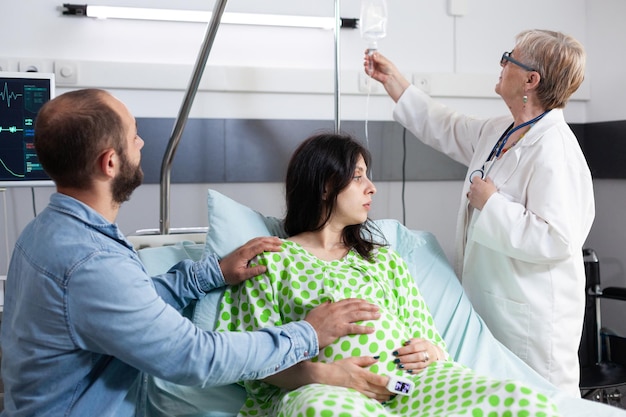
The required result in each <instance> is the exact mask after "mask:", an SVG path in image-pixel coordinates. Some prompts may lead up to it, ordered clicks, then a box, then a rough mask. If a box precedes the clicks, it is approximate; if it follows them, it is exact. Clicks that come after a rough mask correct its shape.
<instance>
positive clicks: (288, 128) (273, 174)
mask: <svg viewBox="0 0 626 417" xmlns="http://www.w3.org/2000/svg"><path fill="white" fill-rule="evenodd" d="M332 129H333V124H332V122H328V121H315V120H238V119H231V120H227V121H226V132H225V137H226V139H225V147H226V156H225V157H226V167H225V168H226V182H282V181H283V180H284V178H285V173H286V171H287V164H288V163H289V158H290V157H291V154H292V153H293V151H294V150H295V148H296V147H297V146H298V144H299V143H300V142H302V141H303V140H304V139H306V138H307V137H308V136H310V135H311V134H312V133H314V132H318V131H329V130H332Z"/></svg>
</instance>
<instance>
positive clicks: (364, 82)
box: [359, 72, 380, 93]
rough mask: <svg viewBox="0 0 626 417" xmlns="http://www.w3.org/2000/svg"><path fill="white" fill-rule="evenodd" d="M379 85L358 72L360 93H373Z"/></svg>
mask: <svg viewBox="0 0 626 417" xmlns="http://www.w3.org/2000/svg"><path fill="white" fill-rule="evenodd" d="M379 87H380V83H379V82H378V81H376V80H375V79H373V78H372V77H370V76H369V75H367V74H366V73H364V72H359V91H360V92H361V93H375V92H377V91H378V88H379Z"/></svg>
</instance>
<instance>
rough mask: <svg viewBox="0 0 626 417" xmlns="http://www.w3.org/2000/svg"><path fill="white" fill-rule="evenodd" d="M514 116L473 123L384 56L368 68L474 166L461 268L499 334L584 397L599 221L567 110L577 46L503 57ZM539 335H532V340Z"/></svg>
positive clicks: (433, 137) (400, 117)
mask: <svg viewBox="0 0 626 417" xmlns="http://www.w3.org/2000/svg"><path fill="white" fill-rule="evenodd" d="M494 58H499V59H494V62H493V65H494V67H495V66H496V65H499V67H500V76H499V78H498V79H497V80H496V84H495V92H496V93H497V94H498V95H499V96H500V97H501V98H502V101H503V102H504V104H505V105H506V108H507V109H508V110H509V114H504V115H500V116H497V117H493V118H477V117H474V116H471V115H463V114H460V113H459V112H457V111H455V110H453V109H451V108H449V107H447V106H445V105H444V104H442V103H439V102H437V101H436V100H434V99H433V98H432V97H430V96H429V95H428V94H426V93H425V92H423V91H422V90H420V89H418V88H417V87H416V86H413V85H411V84H410V83H409V81H408V80H407V79H406V78H405V77H404V76H403V75H402V74H401V73H400V71H399V70H398V69H397V68H396V66H395V65H394V64H393V63H392V62H391V61H390V60H389V59H387V58H386V57H385V56H383V55H382V54H380V53H378V52H375V53H373V54H371V55H370V54H368V53H367V52H366V54H365V57H364V70H365V72H366V73H367V74H368V75H370V76H371V77H372V78H373V79H375V80H377V81H379V82H380V83H382V85H383V86H384V88H385V90H386V91H387V93H388V94H389V96H390V97H391V99H392V100H393V101H395V102H396V106H395V108H394V110H393V116H394V119H395V120H396V121H398V122H399V123H400V124H402V125H403V126H404V127H405V128H407V130H409V131H410V132H411V133H412V134H413V136H415V137H416V138H417V139H418V140H420V141H422V142H423V143H425V144H427V145H429V146H431V147H432V148H434V149H436V150H438V151H440V152H442V153H444V154H446V155H448V156H449V157H450V158H452V159H453V160H455V161H457V162H459V163H461V164H463V165H465V166H467V167H468V170H467V174H466V177H465V180H464V181H463V186H462V191H461V201H460V205H459V211H458V215H457V230H456V242H455V246H456V253H455V259H454V262H455V270H456V273H457V274H458V275H459V276H460V277H461V280H462V282H463V288H464V289H465V291H466V293H467V295H468V297H469V299H470V300H471V302H472V304H473V306H474V308H475V309H476V311H477V312H478V313H479V314H480V316H481V317H482V318H483V319H484V320H485V322H486V324H487V326H488V327H489V329H490V330H491V332H492V333H493V334H494V336H495V337H496V338H497V339H498V340H499V341H500V342H502V343H503V344H504V345H505V346H506V347H508V348H509V349H510V350H511V351H513V352H514V353H515V354H516V355H518V356H519V357H520V358H521V359H522V360H524V361H525V362H526V363H527V364H528V365H530V366H531V367H532V368H534V369H535V370H536V371H537V372H538V373H539V374H541V375H542V376H543V377H545V378H546V379H547V380H549V381H550V382H551V383H552V384H554V385H556V386H557V387H559V388H561V389H563V390H565V391H567V392H568V393H570V394H572V395H575V396H580V392H579V390H578V380H579V364H578V345H579V341H580V336H581V331H582V322H583V317H584V308H585V291H584V289H585V272H584V263H583V257H582V246H583V245H584V243H585V239H586V238H587V235H588V234H589V230H590V228H591V224H592V223H593V219H594V216H595V209H594V196H593V185H592V179H591V173H590V171H589V167H588V165H587V162H586V160H585V157H584V155H583V153H582V151H581V148H580V146H579V144H578V141H577V139H576V137H575V136H574V133H573V132H572V130H571V129H570V128H569V125H568V123H567V122H566V121H565V117H564V114H563V108H564V107H565V106H566V104H567V102H568V100H569V99H570V97H571V95H572V94H573V93H574V92H575V91H576V90H577V89H578V87H579V86H580V85H581V83H582V82H583V79H584V76H585V59H586V58H585V51H584V48H583V46H582V45H581V44H580V43H579V42H578V41H577V40H576V39H574V38H573V37H571V36H569V35H565V34H563V33H560V32H555V31H551V30H527V31H523V32H521V33H519V34H518V35H517V36H516V37H515V45H513V47H512V48H511V49H510V50H509V51H507V52H504V53H502V54H501V55H500V54H498V55H497V57H496V56H494ZM529 329H532V334H530V331H529Z"/></svg>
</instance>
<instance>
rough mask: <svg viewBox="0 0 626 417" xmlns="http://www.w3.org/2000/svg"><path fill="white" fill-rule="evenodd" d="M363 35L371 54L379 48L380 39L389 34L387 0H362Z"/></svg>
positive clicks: (361, 25) (361, 21)
mask: <svg viewBox="0 0 626 417" xmlns="http://www.w3.org/2000/svg"><path fill="white" fill-rule="evenodd" d="M359 26H360V29H361V37H362V38H363V39H364V40H366V41H367V43H368V45H367V47H368V51H369V53H370V54H372V53H374V51H376V50H377V49H378V40H380V39H382V38H384V37H385V36H386V35H387V1H386V0H361V19H360V25H359Z"/></svg>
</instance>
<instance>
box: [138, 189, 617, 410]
mask: <svg viewBox="0 0 626 417" xmlns="http://www.w3.org/2000/svg"><path fill="white" fill-rule="evenodd" d="M208 213H209V223H208V224H209V227H208V231H207V233H206V234H202V233H196V234H185V235H182V236H181V241H179V242H175V240H176V235H170V236H169V241H168V242H167V243H163V240H162V238H156V239H154V238H153V237H151V236H131V237H129V240H131V242H132V243H133V244H134V245H135V246H136V247H141V248H142V249H139V250H138V253H139V256H140V258H141V259H142V261H143V262H144V263H145V266H146V268H147V270H148V272H149V273H150V274H152V275H154V274H158V273H163V272H165V271H167V270H168V269H169V267H170V266H172V265H173V264H175V263H176V262H178V261H180V260H182V259H188V258H189V259H200V258H201V257H202V256H203V255H204V253H206V252H215V253H217V254H218V255H219V256H225V255H226V254H228V253H229V252H231V251H232V250H234V249H236V248H237V247H239V246H240V245H242V244H244V243H245V242H247V241H248V240H250V239H252V238H253V237H257V236H269V235H278V236H282V235H283V232H282V228H281V223H280V220H279V219H276V218H272V217H266V216H263V215H262V214H260V213H258V212H256V211H254V210H252V209H251V208H249V207H247V206H245V205H243V204H240V203H238V202H236V201H234V200H232V199H230V198H229V197H227V196H225V195H223V194H220V193H219V192H216V191H215V190H209V192H208ZM375 223H376V224H377V226H378V227H379V228H380V229H381V231H382V232H383V234H384V236H385V238H386V239H387V241H388V242H389V244H390V245H391V246H392V247H393V248H394V249H395V250H396V251H398V252H399V254H400V255H401V256H402V257H403V258H404V259H405V260H406V261H407V263H408V265H409V268H410V270H411V273H412V275H413V277H414V278H415V279H416V281H417V284H418V286H419V288H420V290H421V292H422V294H423V296H424V298H425V299H426V302H427V303H428V305H429V307H430V309H431V312H432V315H433V317H434V320H435V323H436V325H437V328H438V329H439V331H440V332H441V334H442V336H443V338H444V339H445V341H446V343H447V345H448V350H449V352H450V354H451V356H452V358H453V359H454V360H456V361H458V362H460V363H462V364H465V365H467V366H469V367H471V368H473V369H475V370H476V371H478V372H479V373H483V374H486V375H491V376H493V377H496V378H500V379H517V380H520V381H523V382H525V383H527V384H528V385H531V386H533V387H535V388H537V389H539V390H541V391H542V392H544V393H546V394H547V395H549V396H550V398H552V399H553V400H554V401H555V402H556V403H557V405H558V406H559V408H560V410H561V412H562V413H563V415H564V416H567V417H626V412H625V411H623V410H620V409H618V408H616V407H612V406H608V405H605V404H602V403H598V402H592V401H589V400H584V399H580V398H572V397H570V396H568V395H567V394H565V393H563V392H560V391H559V390H557V389H556V388H555V387H553V386H552V385H551V384H549V383H548V382H547V381H546V380H544V379H543V378H542V377H540V376H539V375H538V374H537V373H535V372H534V371H533V370H532V369H531V368H529V367H528V366H527V365H526V364H525V363H524V362H522V361H521V360H520V359H519V358H517V357H516V356H515V355H514V354H513V353H511V352H510V351H509V350H508V349H506V348H505V347H504V346H503V345H501V344H500V343H499V342H498V341H497V340H496V339H495V338H494V337H493V335H492V334H491V333H490V332H489V330H488V329H487V327H486V325H485V323H484V322H483V321H482V319H481V318H480V317H479V316H478V315H477V313H476V312H475V311H474V310H473V308H472V306H471V304H470V302H469V300H468V299H467V297H466V296H465V294H464V292H463V289H462V287H461V285H460V283H459V280H458V279H457V277H456V275H455V274H454V272H453V269H452V267H451V266H450V264H449V262H448V260H447V259H446V257H445V255H444V253H443V251H442V249H441V247H440V245H439V243H438V242H437V240H436V238H435V237H434V236H433V235H432V234H431V233H429V232H426V231H418V230H409V229H407V228H406V227H404V226H403V225H402V224H401V223H399V222H398V221H396V220H390V219H385V220H376V221H375ZM222 292H223V290H214V291H212V292H210V293H209V294H208V295H207V296H206V297H205V298H203V299H202V300H200V301H198V302H197V303H196V305H195V306H194V308H193V309H192V310H191V311H188V312H187V313H186V314H187V316H188V317H189V319H190V320H192V321H193V322H194V323H195V324H196V325H197V326H199V327H200V328H202V329H204V330H212V329H213V328H214V323H215V317H216V311H217V308H218V303H219V300H220V296H221V294H222ZM242 348H245V347H242ZM146 381H147V383H146V386H147V398H148V400H147V411H148V415H149V416H152V417H166V416H180V417H182V416H185V417H217V416H219V417H226V416H235V415H236V414H237V411H238V410H239V407H240V406H241V405H242V403H243V401H244V399H245V391H244V389H243V388H242V387H241V386H239V385H237V384H231V385H226V386H219V387H205V388H202V387H188V386H180V385H176V384H171V383H169V382H167V381H163V380H160V379H157V378H153V377H148V378H147V379H146Z"/></svg>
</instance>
